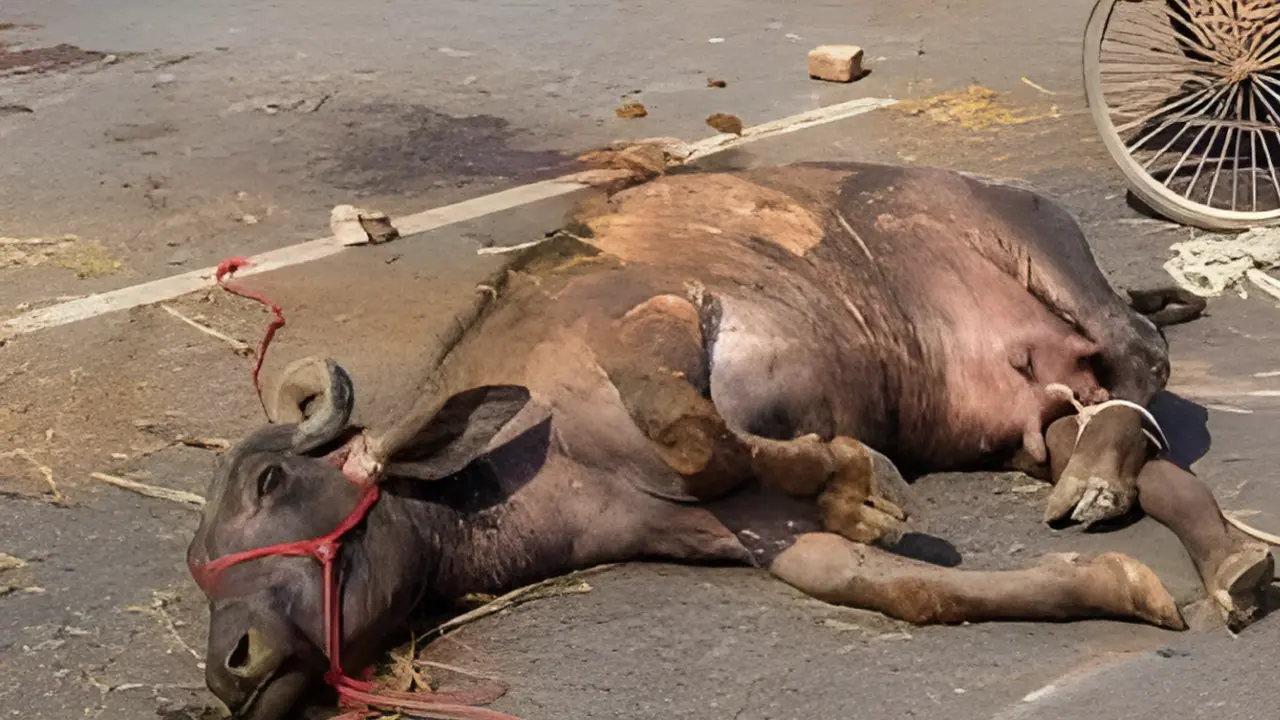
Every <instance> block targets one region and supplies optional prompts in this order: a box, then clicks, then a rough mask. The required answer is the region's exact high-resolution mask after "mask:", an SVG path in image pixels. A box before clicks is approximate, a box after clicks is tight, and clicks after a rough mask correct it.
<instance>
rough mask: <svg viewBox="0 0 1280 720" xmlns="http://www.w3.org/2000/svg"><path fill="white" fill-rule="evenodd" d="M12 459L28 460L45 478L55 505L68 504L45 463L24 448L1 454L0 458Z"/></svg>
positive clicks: (51, 471)
mask: <svg viewBox="0 0 1280 720" xmlns="http://www.w3.org/2000/svg"><path fill="white" fill-rule="evenodd" d="M12 457H16V458H22V459H23V460H26V461H27V463H29V464H30V465H31V466H32V467H34V468H35V469H36V470H37V471H39V473H40V475H41V476H42V477H44V482H45V484H46V485H48V486H49V492H50V494H52V495H53V503H54V504H55V505H64V504H66V498H64V497H63V496H62V492H61V491H60V490H58V484H57V483H55V482H54V481H53V470H52V469H51V468H50V467H49V466H48V465H45V464H44V463H41V462H40V461H38V460H36V459H35V458H34V457H32V455H31V453H30V452H29V451H27V450H25V449H23V448H15V449H13V450H9V451H6V452H0V458H12Z"/></svg>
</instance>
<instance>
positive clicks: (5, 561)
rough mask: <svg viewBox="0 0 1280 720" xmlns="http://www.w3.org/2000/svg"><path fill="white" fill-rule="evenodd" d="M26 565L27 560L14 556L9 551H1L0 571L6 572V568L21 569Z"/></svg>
mask: <svg viewBox="0 0 1280 720" xmlns="http://www.w3.org/2000/svg"><path fill="white" fill-rule="evenodd" d="M26 566H27V561H26V560H23V559H22V558H18V557H14V556H12V555H10V554H8V553H2V552H0V572H4V571H6V570H21V569H22V568H24V567H26Z"/></svg>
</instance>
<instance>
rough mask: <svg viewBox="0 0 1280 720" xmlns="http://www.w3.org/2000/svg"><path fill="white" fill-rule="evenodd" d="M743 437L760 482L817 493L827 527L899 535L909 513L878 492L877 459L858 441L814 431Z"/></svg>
mask: <svg viewBox="0 0 1280 720" xmlns="http://www.w3.org/2000/svg"><path fill="white" fill-rule="evenodd" d="M742 438H743V440H744V441H745V442H746V444H747V446H748V447H750V448H751V472H752V474H753V475H754V476H755V477H756V478H758V479H759V480H760V482H761V484H763V485H764V486H765V487H769V488H772V489H774V490H779V491H781V492H783V493H786V494H787V495H790V496H792V497H800V498H810V497H816V498H817V501H818V510H819V512H820V513H821V515H822V524H823V527H825V528H826V529H827V530H830V531H831V532H834V533H837V534H839V535H841V536H843V537H845V538H847V539H849V540H852V541H854V542H859V543H870V542H875V541H876V540H880V539H884V540H885V541H887V542H895V541H896V540H897V539H898V538H900V537H901V536H902V532H903V529H904V526H903V522H904V521H905V520H906V519H907V514H906V513H905V512H904V511H903V510H902V508H900V507H898V505H897V504H896V503H894V502H893V501H891V500H889V499H888V498H886V497H884V495H883V494H882V493H881V491H880V488H879V483H878V482H877V479H876V467H875V461H874V460H873V459H872V456H871V453H870V452H868V451H867V448H866V447H865V446H864V445H862V443H860V442H858V441H857V440H854V439H852V438H847V437H836V438H834V439H833V440H831V441H830V442H824V441H823V440H821V439H820V438H818V437H817V436H814V435H808V436H805V437H801V438H797V439H795V440H770V439H768V438H762V437H758V436H753V435H743V436H742Z"/></svg>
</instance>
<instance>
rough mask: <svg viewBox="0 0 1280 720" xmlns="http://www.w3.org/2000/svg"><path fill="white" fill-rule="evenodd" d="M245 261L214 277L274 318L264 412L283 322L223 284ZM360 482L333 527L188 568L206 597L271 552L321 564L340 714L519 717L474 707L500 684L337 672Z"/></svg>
mask: <svg viewBox="0 0 1280 720" xmlns="http://www.w3.org/2000/svg"><path fill="white" fill-rule="evenodd" d="M250 264H252V263H251V261H250V260H248V259H246V258H240V257H237V258H231V259H229V260H225V261H223V262H222V263H221V264H219V265H218V270H217V274H216V275H215V279H216V280H217V283H218V284H219V285H220V286H221V287H222V288H223V289H224V290H227V291H228V292H231V293H233V294H235V295H239V296H241V297H244V298H248V299H250V300H254V301H256V302H259V303H261V304H263V305H265V306H267V307H268V308H270V309H271V312H272V314H273V315H274V316H275V317H274V318H273V319H272V321H271V324H270V325H268V326H267V331H266V334H265V336H264V337H263V338H262V343H261V344H260V345H259V346H258V353H257V355H258V357H257V361H256V362H255V363H254V366H253V385H254V388H255V389H256V390H257V391H258V399H259V401H260V402H264V405H263V409H264V410H265V409H266V406H265V401H263V399H262V388H261V385H260V384H259V381H258V373H259V371H261V369H262V361H263V359H264V358H265V357H266V353H267V347H268V346H269V345H270V344H271V340H272V338H273V337H274V336H275V333H276V331H277V330H279V329H280V328H281V327H284V324H285V321H284V312H283V311H282V310H281V308H280V306H279V305H277V304H275V303H273V302H271V301H270V300H268V299H267V298H266V297H264V296H262V295H260V294H258V293H255V292H252V291H249V290H244V289H240V288H237V287H234V286H232V285H229V284H228V283H226V282H225V280H224V278H225V277H227V276H230V275H234V274H235V272H236V270H238V269H240V268H241V267H244V266H246V265H250ZM361 485H362V486H363V487H364V488H365V491H364V494H363V495H362V496H361V497H360V501H359V502H358V503H357V504H356V506H355V508H353V509H352V511H351V513H350V514H349V515H347V517H346V518H345V519H344V520H343V521H342V522H341V523H339V524H338V526H337V527H336V528H334V529H333V530H332V531H330V532H328V533H326V534H324V535H321V536H320V537H317V538H313V539H311V540H298V541H294V542H285V543H278V544H276V545H270V546H267V547H262V548H255V549H253V550H245V551H243V552H237V553H231V554H230V555H224V556H223V557H220V558H216V559H214V560H209V561H207V562H203V563H192V564H191V565H190V568H189V569H190V571H191V577H192V578H193V579H194V580H195V582H196V585H198V586H199V587H200V589H201V590H203V591H204V593H205V595H207V596H208V597H210V598H216V597H217V596H218V595H219V594H220V592H219V584H220V580H221V576H222V573H223V572H224V571H226V570H227V568H230V567H231V566H233V565H238V564H239V563H242V562H248V561H250V560H258V559H261V558H265V557H272V556H276V557H281V556H295V557H297V556H306V557H310V558H312V559H314V560H315V561H316V562H318V563H320V565H321V567H322V568H323V571H322V572H323V574H324V645H325V648H324V651H325V655H326V656H328V658H329V670H328V671H327V672H326V673H325V675H324V681H325V683H326V684H328V685H329V686H330V687H332V688H333V689H334V690H335V691H337V693H338V698H339V703H340V704H341V705H345V706H348V707H355V708H357V709H356V710H354V711H353V712H351V713H348V714H347V715H344V716H343V717H356V718H364V717H370V716H373V715H376V714H378V713H377V712H376V711H374V710H372V709H371V708H374V707H378V708H387V709H390V710H394V711H400V712H407V713H414V714H417V715H422V716H425V717H430V718H442V719H444V720H520V719H519V718H517V717H515V716H513V715H507V714H505V713H501V712H498V711H496V710H488V709H486V708H481V707H475V706H476V705H487V704H488V703H491V702H493V701H494V700H497V699H498V698H500V697H502V695H504V694H505V693H506V687H505V686H500V687H499V688H497V689H491V690H475V691H457V692H438V693H432V695H431V696H430V697H431V699H430V700H425V699H423V696H421V695H419V694H417V693H409V692H400V691H396V690H386V689H382V690H380V689H379V688H378V687H377V686H376V685H374V684H373V683H371V682H365V681H361V680H356V679H354V678H352V677H349V676H348V675H347V674H346V673H345V672H344V671H343V670H342V659H341V651H342V591H341V586H340V583H339V582H338V580H339V578H338V570H337V568H336V566H335V564H336V563H337V560H338V551H339V550H340V549H341V547H342V540H343V537H344V536H345V535H346V534H347V533H349V532H351V530H352V529H354V528H355V527H356V526H357V525H359V524H360V523H361V522H363V521H364V519H365V518H366V517H367V516H368V514H369V511H370V510H371V509H372V508H373V506H374V505H375V504H376V503H377V502H378V498H379V497H380V495H381V492H380V490H379V487H378V486H377V485H376V484H373V483H361Z"/></svg>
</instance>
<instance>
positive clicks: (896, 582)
mask: <svg viewBox="0 0 1280 720" xmlns="http://www.w3.org/2000/svg"><path fill="white" fill-rule="evenodd" d="M769 570H770V572H772V573H773V574H774V575H775V576H776V577H778V578H779V579H781V580H782V581H783V582H785V583H787V584H789V585H791V586H792V587H795V588H796V589H798V590H800V591H801V592H804V593H805V594H807V595H810V596H812V597H814V598H817V599H819V600H822V601H824V602H829V603H836V604H840V605H849V606H853V607H858V608H862V609H866V610H875V611H877V612H881V613H884V614H885V615H888V616H890V617H894V618H897V619H899V620H905V621H907V622H910V623H914V624H917V625H932V624H955V623H962V622H986V621H995V620H1041V621H1044V620H1082V619H1095V618H1097V619H1101V618H1112V619H1122V620H1140V621H1142V622H1146V623H1150V624H1152V625H1156V626H1159V627H1163V628H1169V629H1172V630H1182V629H1185V628H1186V624H1185V623H1184V622H1183V620H1182V616H1181V615H1180V614H1179V613H1178V608H1177V606H1176V605H1175V604H1174V601H1173V597H1172V596H1171V595H1170V594H1169V593H1168V591H1167V590H1165V588H1164V586H1163V585H1162V584H1161V583H1160V580H1159V579H1158V578H1157V577H1156V575H1155V573H1153V572H1152V571H1151V570H1150V569H1149V568H1147V567H1146V566H1145V565H1143V564H1142V563H1139V562H1138V561H1137V560H1134V559H1133V558H1131V557H1128V556H1126V555H1121V554H1119V553H1105V554H1102V555H1098V556H1097V557H1094V558H1091V559H1087V560H1086V559H1082V558H1080V557H1079V556H1076V555H1072V554H1054V555H1046V556H1044V557H1042V558H1041V559H1040V560H1039V561H1038V562H1037V563H1036V564H1034V565H1031V566H1030V567H1026V568H1022V569H1020V570H1003V571H990V572H988V571H973V570H959V569H955V568H945V567H939V566H936V565H930V564H928V563H924V562H920V561H918V560H912V559H910V558H905V557H901V556H898V555H894V554H893V553H890V552H887V551H885V550H881V549H879V548H875V547H871V546H867V545H860V544H856V543H852V542H849V541H848V540H846V539H844V538H842V537H839V536H837V535H833V534H830V533H809V534H807V535H802V536H800V538H798V539H797V540H796V543H795V544H794V545H792V546H791V547H790V548H788V549H787V550H785V551H784V552H783V553H782V554H780V555H779V556H778V557H777V558H775V559H774V561H773V564H772V565H771V566H770V568H769Z"/></svg>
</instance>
